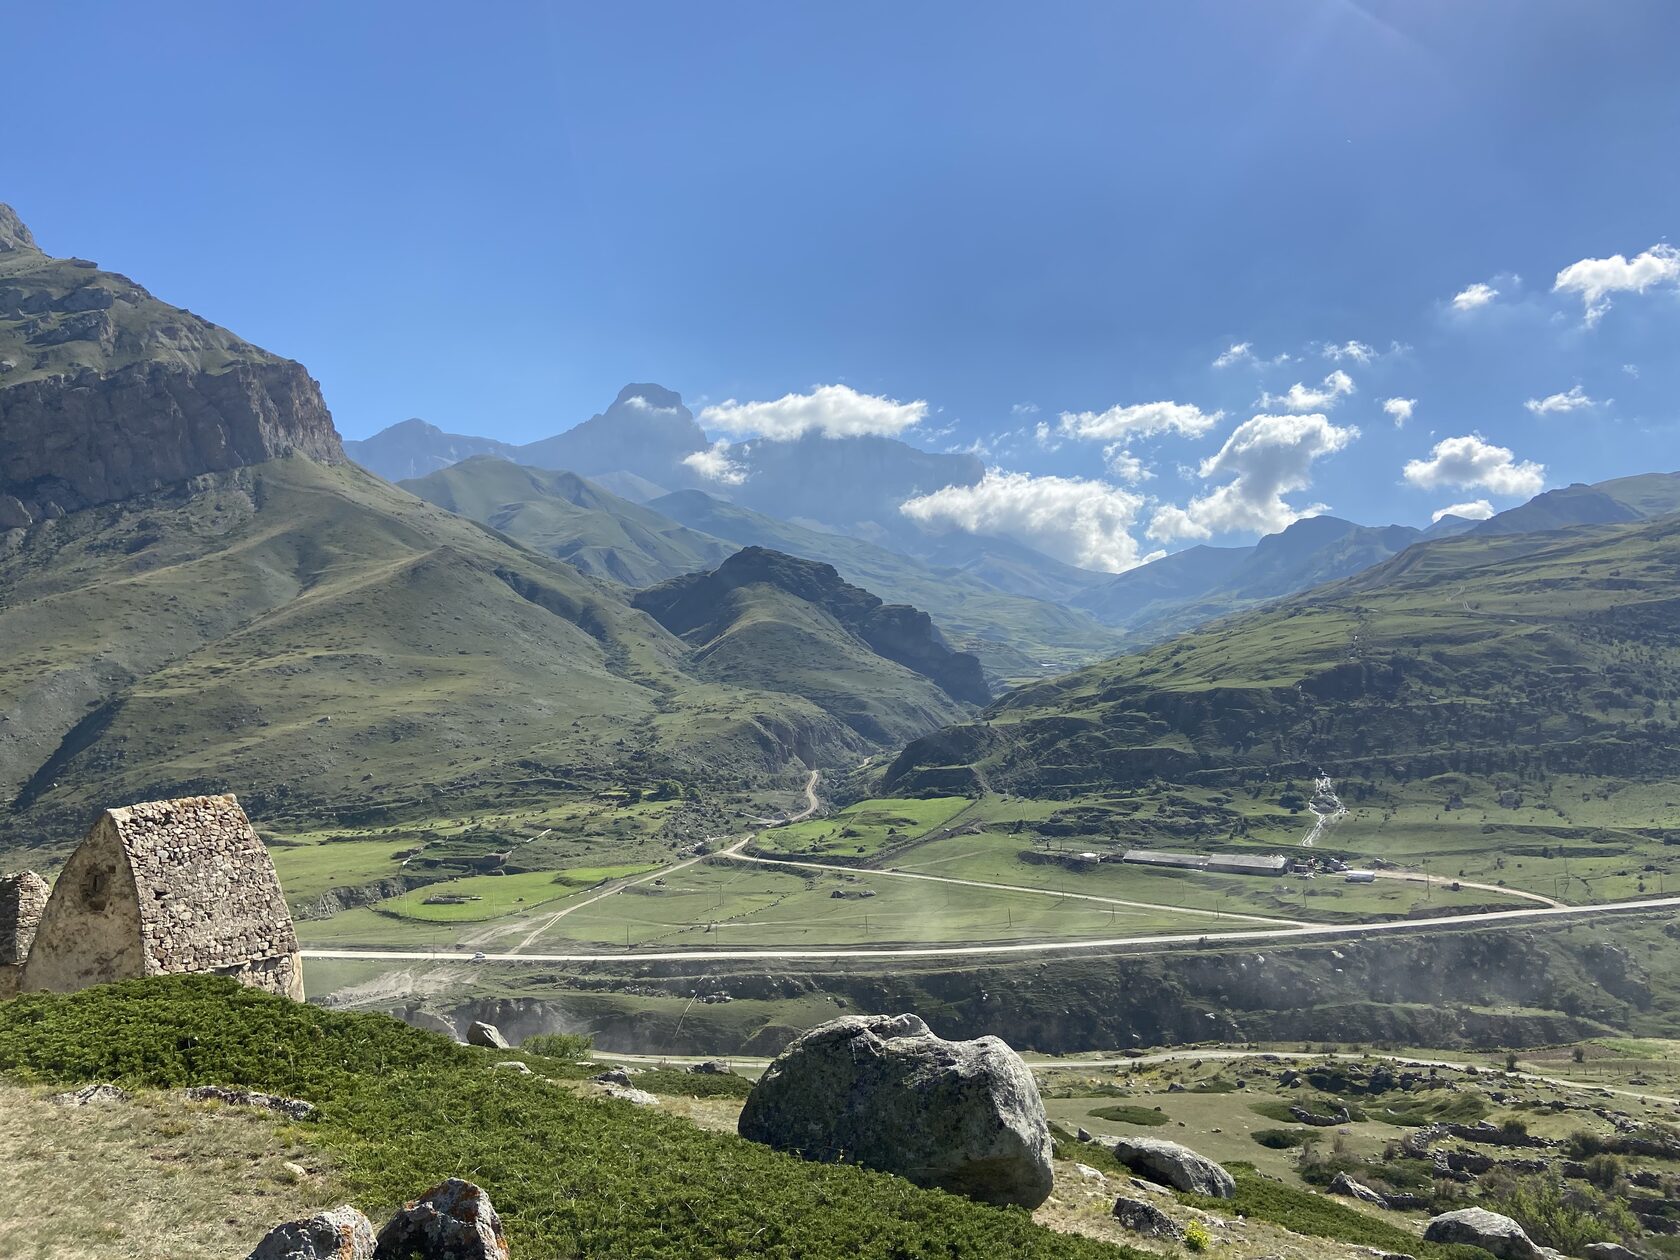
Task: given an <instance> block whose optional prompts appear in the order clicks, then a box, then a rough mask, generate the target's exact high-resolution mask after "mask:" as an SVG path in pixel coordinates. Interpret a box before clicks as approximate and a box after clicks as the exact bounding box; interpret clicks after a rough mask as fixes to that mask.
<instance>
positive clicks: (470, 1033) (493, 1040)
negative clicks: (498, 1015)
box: [467, 1020, 513, 1050]
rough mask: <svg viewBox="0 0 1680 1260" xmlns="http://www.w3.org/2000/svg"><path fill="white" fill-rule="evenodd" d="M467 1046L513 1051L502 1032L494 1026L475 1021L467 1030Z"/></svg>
mask: <svg viewBox="0 0 1680 1260" xmlns="http://www.w3.org/2000/svg"><path fill="white" fill-rule="evenodd" d="M467 1044H468V1045H469V1046H484V1047H485V1048H486V1049H489V1050H511V1049H513V1047H512V1046H510V1045H508V1040H507V1038H506V1037H504V1036H502V1030H501V1029H500V1028H497V1027H496V1025H494V1024H486V1023H485V1022H484V1021H483V1020H474V1021H473V1022H472V1025H471V1026H470V1027H469V1028H468V1029H467Z"/></svg>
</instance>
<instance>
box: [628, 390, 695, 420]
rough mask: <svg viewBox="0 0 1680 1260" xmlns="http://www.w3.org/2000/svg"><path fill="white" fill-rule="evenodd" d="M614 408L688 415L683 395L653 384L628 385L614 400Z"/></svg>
mask: <svg viewBox="0 0 1680 1260" xmlns="http://www.w3.org/2000/svg"><path fill="white" fill-rule="evenodd" d="M613 406H614V407H630V408H633V409H634V410H637V411H671V412H678V413H681V414H683V415H685V416H686V415H687V414H688V408H686V407H684V406H683V400H682V395H681V394H679V393H677V391H676V390H674V389H666V388H665V387H664V386H663V385H654V384H651V383H649V384H641V385H638V384H630V385H626V386H625V387H624V388H623V389H621V390H619V391H618V397H617V398H615V399H613Z"/></svg>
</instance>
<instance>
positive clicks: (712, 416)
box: [700, 385, 928, 442]
mask: <svg viewBox="0 0 1680 1260" xmlns="http://www.w3.org/2000/svg"><path fill="white" fill-rule="evenodd" d="M927 412H928V405H927V403H925V402H922V401H920V400H918V401H916V402H907V403H901V402H899V401H898V400H897V399H893V398H883V397H881V396H880V395H878V394H860V393H858V392H857V390H855V389H853V388H852V387H851V386H849V385H819V386H817V387H816V388H815V389H813V390H812V391H811V392H810V393H808V394H784V395H783V396H782V397H780V398H778V399H776V400H774V401H773V402H748V403H743V402H736V401H735V400H734V399H733V398H730V399H727V400H726V401H724V402H721V403H718V404H717V405H715V406H711V407H707V408H706V409H705V410H704V411H702V412H701V413H700V423H701V424H702V425H704V426H705V427H706V428H708V429H722V430H723V431H724V432H726V433H734V434H754V435H757V436H758V437H763V438H768V439H769V440H771V441H773V442H787V441H792V440H793V439H794V438H798V437H803V436H804V435H805V434H807V433H820V434H821V435H822V436H823V437H831V438H845V437H866V436H876V437H897V436H898V435H899V434H900V433H903V432H904V431H905V430H906V429H909V428H912V427H914V426H915V425H918V424H920V423H921V422H922V421H923V420H924V419H926V418H927Z"/></svg>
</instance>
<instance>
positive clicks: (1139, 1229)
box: [1114, 1195, 1184, 1239]
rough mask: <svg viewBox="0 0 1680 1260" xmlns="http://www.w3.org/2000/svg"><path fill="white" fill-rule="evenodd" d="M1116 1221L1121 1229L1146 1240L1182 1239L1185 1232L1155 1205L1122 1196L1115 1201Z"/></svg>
mask: <svg viewBox="0 0 1680 1260" xmlns="http://www.w3.org/2000/svg"><path fill="white" fill-rule="evenodd" d="M1114 1219H1115V1220H1117V1221H1119V1222H1120V1224H1121V1227H1122V1228H1124V1229H1129V1230H1131V1231H1132V1233H1134V1234H1142V1235H1143V1236H1144V1237H1145V1238H1173V1239H1177V1238H1182V1237H1183V1236H1184V1230H1183V1229H1181V1228H1180V1227H1179V1224H1178V1222H1177V1221H1175V1220H1173V1218H1172V1217H1170V1216H1168V1215H1167V1214H1166V1213H1165V1212H1163V1211H1161V1209H1160V1208H1158V1207H1156V1206H1155V1205H1154V1204H1153V1203H1145V1202H1144V1201H1143V1200H1142V1199H1128V1198H1126V1197H1125V1196H1124V1195H1121V1196H1120V1197H1119V1198H1118V1199H1116V1200H1114Z"/></svg>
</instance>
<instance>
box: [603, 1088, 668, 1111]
mask: <svg viewBox="0 0 1680 1260" xmlns="http://www.w3.org/2000/svg"><path fill="white" fill-rule="evenodd" d="M601 1088H602V1089H604V1090H605V1091H606V1094H607V1097H608V1098H616V1099H618V1100H619V1101H620V1102H627V1103H635V1104H636V1106H638V1107H654V1106H657V1105H658V1104H659V1099H658V1098H656V1097H654V1096H653V1095H652V1094H650V1093H648V1092H647V1090H645V1089H633V1088H631V1087H630V1086H628V1085H610V1084H609V1085H603V1086H602V1087H601Z"/></svg>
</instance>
